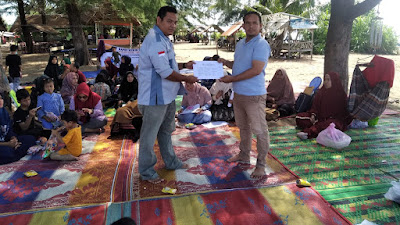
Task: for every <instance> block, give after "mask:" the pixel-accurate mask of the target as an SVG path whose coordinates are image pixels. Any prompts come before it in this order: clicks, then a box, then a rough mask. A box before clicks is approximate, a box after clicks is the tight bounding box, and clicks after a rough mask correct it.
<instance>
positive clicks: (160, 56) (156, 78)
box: [138, 6, 197, 183]
mask: <svg viewBox="0 0 400 225" xmlns="http://www.w3.org/2000/svg"><path fill="white" fill-rule="evenodd" d="M177 21H178V15H177V11H176V9H175V8H173V7H171V6H164V7H161V8H160V10H159V11H158V14H157V23H156V25H155V26H154V27H153V28H152V29H150V31H149V33H148V34H147V35H146V37H145V39H144V41H143V44H142V47H141V48H140V58H139V73H138V81H139V93H138V108H139V111H140V112H141V113H142V115H143V125H142V128H141V131H140V147H139V172H140V176H141V178H142V179H143V180H147V181H149V182H151V183H159V182H162V181H163V179H161V178H160V177H159V175H158V174H157V172H156V171H155V169H154V166H155V164H156V163H157V157H156V155H155V153H154V149H153V148H154V143H155V140H156V138H157V140H158V145H159V146H160V152H161V156H162V158H163V160H164V163H165V168H166V169H169V170H175V169H180V168H183V169H185V168H187V167H188V166H187V165H186V164H183V163H182V161H181V160H180V159H178V157H177V156H176V155H175V152H174V149H173V147H172V140H171V134H172V132H173V131H174V130H175V111H176V107H175V98H176V96H177V94H178V91H182V90H184V89H183V85H182V84H181V81H185V82H188V83H194V82H196V81H197V78H196V77H194V76H184V75H181V74H180V73H179V68H184V67H187V68H190V69H192V68H193V62H189V63H183V64H180V65H179V66H178V64H177V63H176V60H175V52H174V48H173V45H172V43H171V41H170V40H169V38H168V36H169V35H172V34H173V33H174V32H175V29H176V23H177ZM185 65H187V66H185Z"/></svg>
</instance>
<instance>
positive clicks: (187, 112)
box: [181, 104, 200, 114]
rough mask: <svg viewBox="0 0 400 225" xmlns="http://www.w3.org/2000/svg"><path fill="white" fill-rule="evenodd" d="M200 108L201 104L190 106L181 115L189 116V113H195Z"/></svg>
mask: <svg viewBox="0 0 400 225" xmlns="http://www.w3.org/2000/svg"><path fill="white" fill-rule="evenodd" d="M199 108H200V104H196V105H192V106H188V107H187V108H186V109H185V110H183V112H181V114H189V113H195V111H196V109H199Z"/></svg>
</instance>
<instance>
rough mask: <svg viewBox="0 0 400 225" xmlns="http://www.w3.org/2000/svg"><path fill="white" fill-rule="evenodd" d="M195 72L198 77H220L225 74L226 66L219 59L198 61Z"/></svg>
mask: <svg viewBox="0 0 400 225" xmlns="http://www.w3.org/2000/svg"><path fill="white" fill-rule="evenodd" d="M193 74H194V76H195V77H197V78H198V79H219V78H221V77H223V76H224V68H223V66H222V63H218V62H217V61H196V63H195V64H193Z"/></svg>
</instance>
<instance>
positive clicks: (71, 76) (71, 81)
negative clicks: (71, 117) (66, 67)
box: [60, 72, 79, 104]
mask: <svg viewBox="0 0 400 225" xmlns="http://www.w3.org/2000/svg"><path fill="white" fill-rule="evenodd" d="M78 79H79V76H78V74H76V73H74V72H69V73H68V74H67V76H66V77H65V78H64V80H63V83H62V86H61V91H60V92H61V97H62V99H63V100H64V104H69V103H70V102H71V98H73V97H74V95H75V93H76V88H77V87H78Z"/></svg>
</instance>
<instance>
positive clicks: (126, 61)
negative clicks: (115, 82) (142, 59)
mask: <svg viewBox="0 0 400 225" xmlns="http://www.w3.org/2000/svg"><path fill="white" fill-rule="evenodd" d="M133 70H134V67H133V65H132V64H131V57H129V56H126V55H124V56H122V57H121V65H120V66H119V71H118V72H119V76H120V77H121V79H122V80H124V78H125V77H126V74H127V73H128V71H133Z"/></svg>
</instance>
